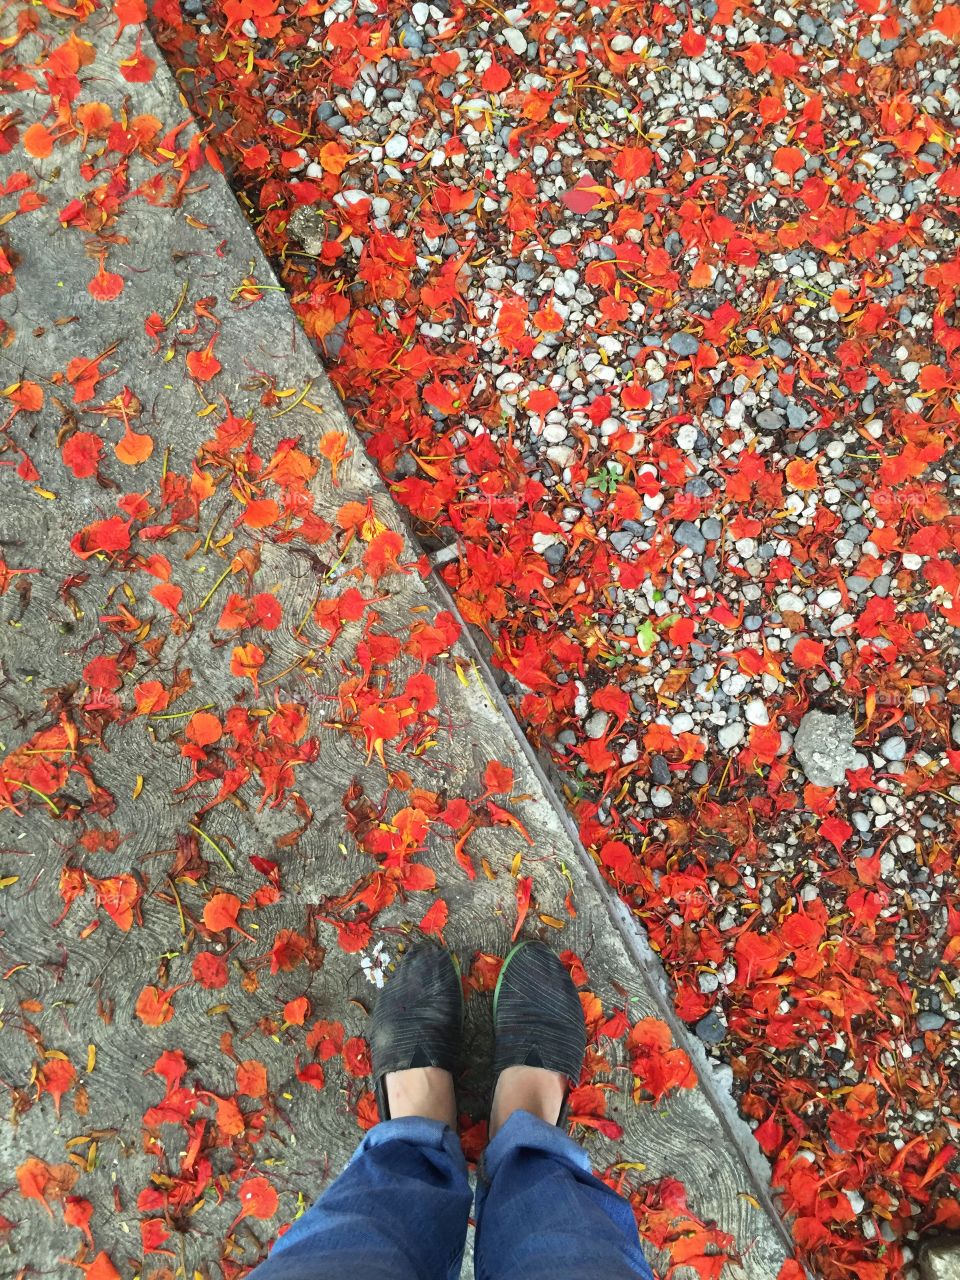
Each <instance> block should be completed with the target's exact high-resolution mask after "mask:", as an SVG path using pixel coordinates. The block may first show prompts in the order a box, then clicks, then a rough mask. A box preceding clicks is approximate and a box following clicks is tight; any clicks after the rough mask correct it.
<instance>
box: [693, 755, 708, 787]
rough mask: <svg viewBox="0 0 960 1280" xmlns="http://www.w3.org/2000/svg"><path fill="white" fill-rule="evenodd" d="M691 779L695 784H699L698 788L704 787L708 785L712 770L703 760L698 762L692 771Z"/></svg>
mask: <svg viewBox="0 0 960 1280" xmlns="http://www.w3.org/2000/svg"><path fill="white" fill-rule="evenodd" d="M690 777H691V778H692V779H693V780H694V782H695V783H696V784H697V786H698V787H702V786H704V785H705V784H706V782H707V780H708V778H709V777H710V770H709V769H708V768H707V766H706V765H705V764H704V763H703V761H702V760H698V761H697V763H696V764H695V765H694V766H693V768H692V769H691V770H690Z"/></svg>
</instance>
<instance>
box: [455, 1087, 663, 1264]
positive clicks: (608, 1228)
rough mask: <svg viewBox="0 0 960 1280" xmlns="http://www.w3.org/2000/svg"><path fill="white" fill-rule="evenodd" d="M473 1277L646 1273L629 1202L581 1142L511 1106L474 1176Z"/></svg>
mask: <svg viewBox="0 0 960 1280" xmlns="http://www.w3.org/2000/svg"><path fill="white" fill-rule="evenodd" d="M476 1219H477V1234H476V1245H475V1260H476V1276H477V1280H653V1273H652V1272H651V1270H650V1267H649V1265H648V1263H647V1261H646V1259H645V1258H644V1256H643V1254H642V1252H641V1250H640V1237H639V1235H638V1233H637V1225H636V1220H635V1219H634V1216H633V1210H632V1209H631V1208H630V1205H629V1204H628V1203H627V1202H626V1200H624V1199H623V1197H622V1196H618V1195H617V1193H616V1192H615V1191H612V1190H611V1189H610V1188H609V1187H608V1186H606V1185H605V1184H604V1183H602V1182H601V1181H600V1179H599V1178H596V1177H594V1175H593V1172H592V1171H591V1168H590V1159H589V1157H588V1156H587V1153H586V1152H585V1151H584V1150H583V1148H582V1147H581V1146H580V1145H579V1144H578V1143H576V1142H574V1140H573V1139H572V1138H570V1137H568V1136H567V1134H565V1133H563V1132H562V1131H561V1130H560V1129H558V1128H557V1127H556V1126H555V1125H550V1124H547V1123H546V1121H544V1120H540V1119H538V1118H537V1117H536V1116H534V1115H531V1114H530V1113H529V1112H527V1111H515V1112H514V1113H513V1114H512V1115H511V1116H510V1118H509V1119H508V1120H507V1121H506V1123H505V1124H504V1126H503V1128H502V1129H501V1130H500V1131H499V1133H498V1134H497V1136H496V1137H495V1138H494V1139H493V1141H492V1142H491V1143H490V1145H489V1146H488V1147H487V1150H486V1153H485V1155H484V1157H483V1165H482V1167H481V1170H480V1172H479V1174H478V1178H477V1204H476Z"/></svg>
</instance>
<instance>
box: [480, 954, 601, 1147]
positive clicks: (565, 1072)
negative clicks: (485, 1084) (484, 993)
mask: <svg viewBox="0 0 960 1280" xmlns="http://www.w3.org/2000/svg"><path fill="white" fill-rule="evenodd" d="M493 1024H494V1033H495V1037H496V1047H495V1050H494V1062H493V1070H494V1077H495V1079H496V1087H495V1089H494V1095H493V1105H492V1107H491V1111H490V1136H491V1137H493V1135H494V1134H495V1133H496V1132H497V1130H498V1129H500V1128H501V1127H502V1125H503V1124H504V1123H505V1122H506V1120H507V1117H508V1116H510V1115H512V1114H513V1112H514V1111H529V1112H530V1113H531V1114H533V1115H536V1116H539V1117H540V1118H541V1119H542V1120H546V1121H547V1122H548V1123H549V1124H557V1123H559V1120H560V1117H561V1115H562V1112H563V1105H564V1102H565V1100H566V1095H567V1092H568V1090H569V1087H570V1085H571V1083H572V1084H574V1085H575V1084H576V1083H577V1082H578V1080H579V1079H580V1071H581V1069H582V1067H583V1055H584V1053H585V1051H586V1045H587V1036H586V1024H585V1021H584V1017H583V1009H582V1007H581V1004H580V997H579V996H578V994H577V988H576V987H575V986H574V984H573V981H572V980H571V978H570V975H569V974H568V973H567V971H566V969H565V968H564V967H563V964H562V963H561V961H560V959H559V958H558V957H557V956H556V955H554V953H553V952H552V951H551V950H550V948H549V947H547V946H544V944H543V943H542V942H522V943H520V944H519V945H518V946H516V947H514V948H513V950H512V951H511V952H510V953H509V955H508V956H507V958H506V960H504V962H503V968H502V969H501V970H500V977H499V979H498V981H497V987H496V990H495V992H494V995H493Z"/></svg>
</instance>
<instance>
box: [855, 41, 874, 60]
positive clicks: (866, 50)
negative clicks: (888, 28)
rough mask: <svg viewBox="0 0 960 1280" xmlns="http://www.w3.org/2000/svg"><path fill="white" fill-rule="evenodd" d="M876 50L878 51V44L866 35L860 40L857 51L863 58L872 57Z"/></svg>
mask: <svg viewBox="0 0 960 1280" xmlns="http://www.w3.org/2000/svg"><path fill="white" fill-rule="evenodd" d="M876 52H877V46H876V45H875V44H874V43H873V41H872V40H871V39H869V37H867V36H864V37H863V39H862V40H861V41H860V43H859V44H858V45H857V53H858V54H859V55H860V57H861V58H872V57H873V55H874V54H875V53H876Z"/></svg>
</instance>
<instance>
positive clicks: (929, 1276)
mask: <svg viewBox="0 0 960 1280" xmlns="http://www.w3.org/2000/svg"><path fill="white" fill-rule="evenodd" d="M919 1261H920V1280H960V1235H943V1236H934V1237H933V1238H931V1239H930V1240H925V1241H924V1242H923V1244H922V1245H921V1246H920V1252H919Z"/></svg>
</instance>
